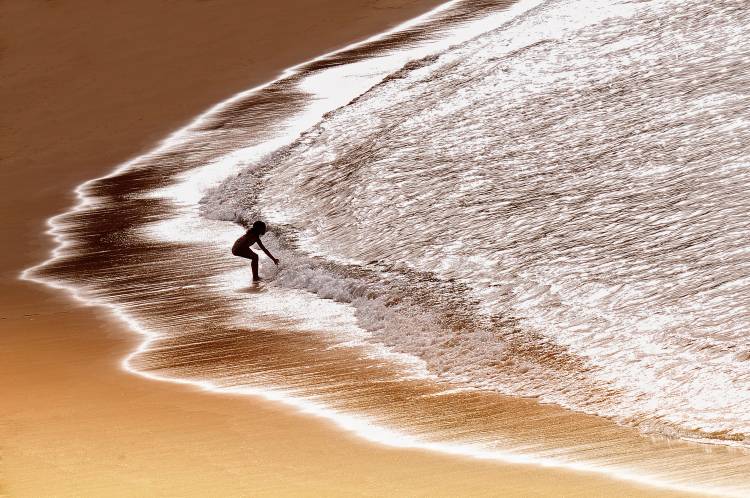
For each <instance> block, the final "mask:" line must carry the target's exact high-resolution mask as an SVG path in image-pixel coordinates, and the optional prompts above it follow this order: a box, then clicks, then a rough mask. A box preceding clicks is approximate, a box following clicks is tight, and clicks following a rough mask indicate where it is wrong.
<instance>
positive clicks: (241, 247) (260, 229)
mask: <svg viewBox="0 0 750 498" xmlns="http://www.w3.org/2000/svg"><path fill="white" fill-rule="evenodd" d="M265 234H266V224H265V223H263V222H262V221H256V222H255V223H253V226H252V228H250V230H248V231H247V232H245V235H243V236H242V237H240V238H239V239H237V240H236V241H235V242H234V245H232V254H234V255H235V256H239V257H241V258H247V259H249V260H250V268H252V270H253V281H257V280H260V277H259V276H258V255H257V254H255V253H254V252H253V251H252V250H251V249H250V246H251V245H253V244H255V243H256V242H257V243H258V247H260V248H261V249H263V252H264V253H266V256H268V257H269V258H271V261H273V262H274V263H275V264H277V265H278V264H279V260H278V259H276V258H274V257H273V254H271V253H270V252H268V249H266V248H265V247H264V246H263V242H261V241H260V237H261V236H262V235H265Z"/></svg>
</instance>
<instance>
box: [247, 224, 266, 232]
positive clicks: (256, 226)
mask: <svg viewBox="0 0 750 498" xmlns="http://www.w3.org/2000/svg"><path fill="white" fill-rule="evenodd" d="M250 230H252V231H253V233H254V234H256V235H265V234H266V224H265V223H263V222H262V221H256V222H255V223H253V228H251V229H250Z"/></svg>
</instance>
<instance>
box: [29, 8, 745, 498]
mask: <svg viewBox="0 0 750 498" xmlns="http://www.w3.org/2000/svg"><path fill="white" fill-rule="evenodd" d="M748 21H750V14H749V13H748V9H747V8H746V7H745V6H744V5H743V3H742V2H737V1H734V2H733V1H720V2H706V1H676V0H651V1H637V2H616V1H611V0H608V1H596V2H595V1H591V0H580V1H573V2H571V1H568V2H558V1H534V2H532V1H525V2H520V3H517V4H514V3H511V2H492V1H486V2H476V1H474V2H468V1H467V2H460V1H456V2H449V3H447V4H445V5H443V6H442V7H441V8H439V9H436V10H435V11H433V12H432V13H431V14H430V15H428V16H426V17H423V18H420V19H418V20H415V21H414V22H410V23H407V24H405V25H402V26H400V27H398V28H396V29H394V30H393V31H391V32H389V33H385V34H383V35H381V36H378V37H375V38H373V39H371V40H367V41H365V42H363V43H360V44H356V45H353V46H350V47H347V48H345V49H342V50H341V51H337V52H335V53H332V54H326V55H324V56H321V57H320V58H318V59H315V60H314V61H311V62H309V63H306V64H303V65H301V66H299V67H297V68H293V69H291V70H289V71H287V72H286V73H285V74H284V75H282V76H281V77H280V78H279V79H278V80H276V81H273V82H271V83H269V84H267V85H264V86H262V87H259V88H256V89H253V90H250V91H248V92H244V93H243V94H240V95H238V96H236V97H234V98H233V99H231V100H229V101H227V102H224V103H221V104H219V105H217V106H216V107H215V108H213V109H211V110H209V111H208V112H207V113H205V114H204V115H202V116H200V117H199V118H198V119H197V120H196V121H195V122H193V123H191V124H190V125H189V126H188V127H187V128H185V129H183V130H180V131H179V132H177V133H175V134H173V135H172V136H170V137H168V138H167V139H166V140H165V141H164V142H163V143H162V144H160V145H159V146H158V147H157V148H156V149H155V150H153V151H151V152H149V153H147V154H145V155H143V156H140V157H138V158H136V159H134V160H133V161H131V162H129V163H127V164H125V165H123V166H122V167H120V168H118V170H116V171H115V172H113V173H112V174H110V175H108V176H106V177H103V178H99V179H95V180H91V181H90V182H87V183H86V184H84V185H82V186H81V187H79V188H78V190H77V193H78V196H79V198H80V203H79V204H78V205H77V206H75V207H74V208H73V209H72V210H70V211H68V212H66V213H63V214H62V215H60V216H57V217H55V218H53V219H52V220H50V225H51V232H52V234H53V235H54V236H55V237H56V239H57V240H58V242H59V245H58V248H57V249H56V251H55V253H54V254H53V256H52V257H51V258H50V259H49V260H48V261H46V262H44V263H43V264H41V265H40V266H38V267H35V268H33V269H30V270H28V271H27V272H26V273H25V277H26V278H29V279H34V280H39V281H42V282H44V283H46V284H48V285H53V286H57V287H64V288H66V289H68V290H70V291H72V292H74V293H75V295H76V296H77V297H79V298H80V299H82V300H84V301H86V302H90V303H97V304H103V305H106V306H109V307H110V308H111V309H113V310H114V311H115V312H116V313H117V314H118V316H120V317H122V318H123V319H125V320H126V321H127V322H128V324H129V325H130V326H131V327H132V328H134V329H135V330H137V331H139V332H141V333H143V334H144V335H145V337H144V342H143V343H142V345H141V347H140V348H139V349H138V350H137V351H135V352H133V354H131V355H130V356H129V357H128V358H126V359H125V360H124V363H123V366H124V367H125V368H127V369H128V370H130V371H132V372H134V373H138V374H141V375H146V376H149V377H152V378H158V379H162V380H169V381H174V382H188V383H192V384H196V385H199V386H202V387H205V388H208V389H211V390H215V391H219V392H231V393H245V394H253V395H264V396H266V397H269V398H272V399H276V400H279V401H282V402H286V403H289V404H291V405H293V406H295V407H297V408H300V409H303V410H305V411H308V412H312V413H315V414H318V415H320V416H325V417H328V418H330V419H332V420H334V421H336V422H337V423H339V424H340V425H341V426H342V427H345V428H346V429H348V430H352V431H355V432H356V433H357V434H360V435H362V436H364V437H367V438H370V439H372V440H374V441H378V442H383V443H386V444H393V445H398V446H410V447H420V448H424V449H430V450H436V451H442V452H446V453H453V454H462V455H467V456H473V457H476V458H497V459H503V460H506V461H514V462H520V463H538V464H544V465H554V466H562V467H567V468H572V469H579V470H587V471H595V472H604V473H607V474H610V475H613V476H616V477H619V478H623V479H629V480H635V481H639V482H643V483H647V484H654V485H659V486H667V487H672V488H676V489H681V490H690V491H703V492H712V493H722V494H733V495H743V494H747V493H748V491H749V490H750V483H749V482H748V480H747V476H748V475H750V455H749V454H748V451H747V449H746V447H747V437H748V436H747V433H748V426H749V425H750V419H748V415H747V410H743V408H744V407H745V406H746V405H747V404H748V400H750V392H749V388H750V376H749V372H750V356H749V355H750V346H749V345H748V340H747V334H746V332H745V331H746V330H747V324H748V321H749V320H748V317H749V316H750V314H749V311H748V307H747V305H746V304H747V303H746V302H747V300H746V299H744V297H745V296H747V294H748V292H747V283H748V275H750V263H748V261H749V259H748V250H747V244H746V242H745V239H747V233H748V222H747V221H746V216H744V215H745V213H746V212H747V207H748V200H749V199H748V194H747V193H746V192H747V188H746V187H747V186H748V185H747V184H748V179H749V176H748V169H747V167H748V163H747V157H748V145H747V140H746V137H747V131H748V112H749V111H748V109H747V106H746V105H744V103H745V102H746V101H747V98H746V97H747V93H748V91H747V88H748V85H747V83H748V79H750V77H748V76H747V75H748V74H750V73H748V67H747V66H748V60H750V56H749V55H748V54H749V53H750V51H748V48H750V47H748V42H747V41H746V39H747V38H748V37H747V36H746V35H747V34H748V33H747V31H748V29H749V28H748V27H749V26H750V24H748ZM257 218H263V219H265V220H266V221H267V222H268V223H269V226H270V227H271V230H270V233H269V234H268V235H267V237H266V245H267V246H269V247H270V248H271V250H272V251H273V252H274V254H276V255H277V256H278V257H280V259H281V260H282V265H281V266H280V267H279V268H274V267H271V266H270V265H268V264H266V265H264V266H263V267H262V269H261V273H262V274H263V276H265V277H266V279H267V282H266V284H265V285H264V286H262V287H254V286H251V285H250V282H249V275H250V274H249V268H248V265H247V264H246V262H245V261H244V260H240V259H238V258H233V257H232V256H231V254H230V253H229V247H231V242H232V241H233V240H234V239H235V238H236V237H238V236H239V235H240V234H241V233H242V229H241V228H240V227H239V226H238V224H247V223H248V222H251V221H253V220H255V219H257ZM583 414H591V415H597V416H588V415H583ZM644 434H647V435H648V436H645V435H644ZM685 440H692V441H703V442H712V443H715V445H711V446H709V445H705V444H694V443H687V442H684V441H685Z"/></svg>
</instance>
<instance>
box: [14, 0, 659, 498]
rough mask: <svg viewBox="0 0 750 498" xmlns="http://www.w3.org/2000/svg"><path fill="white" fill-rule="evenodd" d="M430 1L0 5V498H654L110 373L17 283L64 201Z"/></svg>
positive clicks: (106, 344)
mask: <svg viewBox="0 0 750 498" xmlns="http://www.w3.org/2000/svg"><path fill="white" fill-rule="evenodd" d="M437 3H439V2H437V1H434V0H433V1H428V0H422V1H407V0H381V1H365V0H335V1H332V0H304V1H303V0H296V1H294V2H249V1H247V2H240V1H226V0H214V1H211V2H205V1H196V2H187V1H185V2H174V1H155V0H148V1H147V0H138V1H134V0H130V1H127V2H119V4H118V5H110V3H109V2H96V1H93V0H92V1H88V2H87V1H73V0H69V1H66V2H57V1H48V2H42V1H28V2H2V3H0V23H1V24H2V25H1V26H0V33H1V36H2V40H1V41H0V57H1V59H0V63H1V64H2V68H1V70H2V75H1V76H2V77H0V95H1V98H2V102H3V111H2V113H1V117H0V119H2V122H0V133H1V134H2V143H1V144H0V145H1V147H2V149H1V150H0V160H2V168H1V169H0V175H1V178H0V188H2V195H1V196H0V229H1V230H2V242H3V243H2V246H0V271H1V272H2V279H1V280H0V327H1V329H2V348H0V354H1V355H2V358H1V361H0V379H2V384H1V385H2V392H1V393H0V394H1V395H2V403H1V404H0V452H1V454H0V456H1V460H0V496H6V495H7V496H249V495H297V496H299V495H328V496H331V495H408V496H414V495H425V496H457V495H494V496H498V495H522V496H533V495H596V496H601V495H628V496H633V495H643V496H646V495H659V496H663V495H667V493H663V492H661V491H659V490H655V489H650V488H644V487H638V486H633V485H631V484H629V483H625V482H621V481H616V480H610V479H607V478H605V477H602V476H597V475H592V474H578V473H573V472H564V471H558V470H550V469H542V468H538V467H533V466H519V465H505V464H500V463H492V462H479V461H473V460H469V459H459V458H454V457H448V456H444V455H437V454H430V453H426V452H420V451H406V450H397V449H392V448H385V447H380V446H377V445H373V444H370V443H367V442H364V441H362V440H359V439H357V438H355V437H354V436H352V435H349V434H346V433H342V432H341V431H339V430H338V429H337V428H336V427H334V426H333V425H332V424H331V423H329V422H327V421H324V420H319V419H315V418H310V417H307V416H303V415H300V414H297V413H294V412H291V411H290V410H288V409H286V408H284V407H281V406H277V405H275V404H271V403H268V402H264V401H262V400H258V399H253V398H246V397H237V396H221V395H215V394H210V393H205V392H201V391H198V390H195V389H192V388H190V387H187V386H180V385H175V384H166V383H159V382H153V381H149V380H146V379H143V378H140V377H136V376H133V375H130V374H128V373H126V372H124V371H122V370H121V369H120V368H119V362H120V359H121V358H122V357H123V356H124V355H126V354H127V353H128V351H130V350H132V348H134V347H135V346H136V345H137V343H138V337H137V336H135V335H133V334H132V333H130V332H129V331H127V330H126V329H125V328H124V327H123V325H122V324H121V323H118V322H117V321H116V320H114V319H113V318H112V317H110V316H109V315H108V313H107V312H106V311H105V310H99V309H95V308H86V307H82V306H79V305H78V304H76V303H75V302H73V301H72V300H70V299H69V298H67V297H66V296H64V295H61V294H59V293H56V292H54V291H52V290H50V289H46V288H43V287H41V286H38V285H34V284H31V283H27V282H21V281H18V280H17V279H16V277H17V275H18V273H19V271H20V270H21V269H23V268H25V267H27V266H29V265H32V264H34V263H36V262H38V261H40V260H42V259H44V258H45V256H46V254H47V253H48V251H49V250H50V248H51V241H50V240H48V238H47V237H46V236H44V235H43V231H44V220H45V219H47V218H48V217H50V216H52V215H54V214H55V213H57V212H59V211H61V210H63V209H65V208H66V207H68V206H69V205H71V203H72V202H73V201H74V198H73V195H72V189H73V188H74V187H75V186H76V185H77V184H79V183H80V182H82V181H84V180H86V179H88V178H91V177H94V176H98V175H101V174H103V173H105V172H107V171H108V170H110V169H111V168H112V167H114V166H115V165H117V164H118V163H120V162H122V161H124V160H127V159H128V158H129V157H132V156H134V155H136V154H138V153H139V152H143V151H145V150H147V149H148V148H149V147H151V146H152V145H153V144H154V143H155V142H156V141H158V140H159V139H160V138H162V137H164V136H165V135H166V134H167V133H168V132H169V131H171V130H173V129H175V128H177V127H179V126H180V125H181V124H183V123H185V122H187V121H188V120H190V118H191V117H193V116H194V115H196V114H198V113H199V112H201V111H202V110H204V109H205V108H207V107H209V106H210V105H211V104H213V103H215V102H218V101H220V100H222V99H224V98H226V97H228V96H230V95H232V94H233V93H236V92H238V91H240V90H242V89H246V88H248V87H251V86H253V85H255V84H258V83H261V82H263V81H265V80H268V79H270V78H272V77H273V76H274V75H276V74H277V73H278V72H279V71H281V70H282V69H283V68H285V67H288V66H290V65H293V64H295V63H298V62H302V61H304V60H306V59H309V58H311V57H313V56H315V55H318V54H320V53H323V52H325V51H328V50H331V49H333V48H336V47H338V46H341V45H344V44H346V43H348V42H351V41H354V40H357V39H360V38H363V37H365V36H367V35H369V34H373V33H376V32H378V31H381V30H383V29H385V28H387V27H388V26H390V25H393V24H396V23H397V22H399V21H401V20H404V19H407V18H409V17H412V16H414V15H416V14H418V13H421V12H423V11H425V10H427V9H428V8H429V7H431V6H432V5H435V4H437Z"/></svg>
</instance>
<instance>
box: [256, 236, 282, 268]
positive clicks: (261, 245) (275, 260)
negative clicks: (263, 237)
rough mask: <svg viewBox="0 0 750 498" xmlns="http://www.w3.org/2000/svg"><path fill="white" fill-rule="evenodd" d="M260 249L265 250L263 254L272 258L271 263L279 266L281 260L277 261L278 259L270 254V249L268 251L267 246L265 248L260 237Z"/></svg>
mask: <svg viewBox="0 0 750 498" xmlns="http://www.w3.org/2000/svg"><path fill="white" fill-rule="evenodd" d="M258 247H260V248H261V249H263V252H264V253H266V256H268V257H269V258H271V261H273V262H274V264H277V265H278V264H279V260H278V259H276V258H274V257H273V254H271V253H270V252H268V249H266V246H264V245H263V242H261V241H260V237H258Z"/></svg>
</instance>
